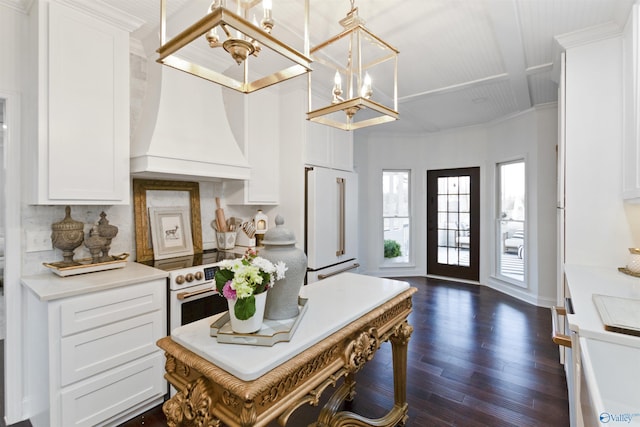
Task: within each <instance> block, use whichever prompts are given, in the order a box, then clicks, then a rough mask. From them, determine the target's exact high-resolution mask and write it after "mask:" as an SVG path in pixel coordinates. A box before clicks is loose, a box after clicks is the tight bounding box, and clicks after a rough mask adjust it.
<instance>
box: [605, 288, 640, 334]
mask: <svg viewBox="0 0 640 427" xmlns="http://www.w3.org/2000/svg"><path fill="white" fill-rule="evenodd" d="M593 302H594V303H595V305H596V308H597V309H598V313H600V318H601V319H602V323H604V329H606V330H607V331H611V332H619V333H622V334H627V335H635V336H640V300H639V299H631V298H620V297H612V296H609V295H598V294H594V295H593Z"/></svg>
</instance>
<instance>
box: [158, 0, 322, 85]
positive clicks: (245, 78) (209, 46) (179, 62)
mask: <svg viewBox="0 0 640 427" xmlns="http://www.w3.org/2000/svg"><path fill="white" fill-rule="evenodd" d="M167 1H168V0H161V4H160V15H161V17H160V48H159V49H158V54H159V56H158V59H157V62H159V63H161V64H164V65H168V66H170V67H173V68H176V69H179V70H182V71H185V72H187V73H190V74H193V75H195V76H198V77H201V78H203V79H206V80H210V81H212V82H215V83H218V84H220V85H222V86H225V87H228V88H231V89H234V90H237V91H239V92H242V93H251V92H253V91H256V90H258V89H262V88H264V87H267V86H270V85H273V84H276V83H279V82H282V81H285V80H288V79H290V78H293V77H296V76H299V75H302V74H305V73H307V72H309V71H310V70H311V60H310V59H309V58H308V55H305V54H303V53H301V52H300V50H301V49H296V48H294V47H292V46H290V44H287V43H285V42H284V41H282V40H280V39H278V38H276V37H274V35H273V34H272V30H273V28H274V25H275V21H274V19H273V4H272V0H214V1H213V3H212V4H211V5H210V6H209V8H208V10H205V11H201V10H195V11H193V9H194V8H195V7H197V6H198V2H188V4H187V7H184V8H182V9H180V10H176V11H174V10H172V9H171V12H172V13H170V12H169V10H170V9H168V8H167ZM169 1H170V0H169ZM192 4H193V5H192ZM287 12H290V11H289V10H287ZM304 14H305V16H302V17H300V18H299V19H300V22H305V25H306V22H307V18H306V15H307V14H308V7H306V6H305V8H304ZM257 16H262V18H261V20H260V23H258V22H257ZM251 18H253V19H252V20H251V21H250V19H251ZM289 19H290V18H289ZM185 27H186V29H184V30H181V31H180V30H176V28H178V29H180V28H185ZM167 33H170V34H172V37H171V38H170V39H167ZM230 59H231V60H230ZM252 59H255V61H253V62H252Z"/></svg>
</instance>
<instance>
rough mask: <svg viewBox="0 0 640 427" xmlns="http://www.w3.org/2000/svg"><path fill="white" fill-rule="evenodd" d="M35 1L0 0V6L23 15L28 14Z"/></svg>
mask: <svg viewBox="0 0 640 427" xmlns="http://www.w3.org/2000/svg"><path fill="white" fill-rule="evenodd" d="M33 1H34V0H0V6H4V7H8V8H9V9H13V10H17V11H18V12H21V13H27V12H28V10H29V9H30V8H31V5H32V4H33Z"/></svg>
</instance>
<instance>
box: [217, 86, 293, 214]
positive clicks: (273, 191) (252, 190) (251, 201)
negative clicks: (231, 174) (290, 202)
mask: <svg viewBox="0 0 640 427" xmlns="http://www.w3.org/2000/svg"><path fill="white" fill-rule="evenodd" d="M244 98H245V102H246V105H245V126H246V128H245V132H244V134H245V135H246V141H245V144H244V154H245V157H246V158H247V160H248V162H249V165H250V166H251V179H250V180H247V181H225V182H224V196H225V199H226V202H227V203H229V204H239V205H276V204H278V203H279V202H280V173H279V171H280V161H279V159H280V149H279V145H280V144H279V140H280V128H279V126H280V112H279V109H278V97H277V95H276V94H275V93H274V92H273V89H262V90H259V91H257V92H254V93H252V94H250V95H244Z"/></svg>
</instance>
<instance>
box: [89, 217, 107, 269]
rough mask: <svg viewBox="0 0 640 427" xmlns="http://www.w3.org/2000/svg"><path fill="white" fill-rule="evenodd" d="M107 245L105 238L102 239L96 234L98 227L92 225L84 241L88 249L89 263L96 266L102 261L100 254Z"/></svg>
mask: <svg viewBox="0 0 640 427" xmlns="http://www.w3.org/2000/svg"><path fill="white" fill-rule="evenodd" d="M106 244H107V238H106V237H102V236H101V235H100V233H99V232H98V225H97V224H96V225H94V226H93V227H92V228H91V231H90V232H89V237H87V238H86V239H84V245H85V246H86V247H87V249H89V253H90V254H91V263H92V264H97V263H99V262H101V261H102V259H101V257H100V253H101V252H102V250H103V249H104V247H105V245H106Z"/></svg>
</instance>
